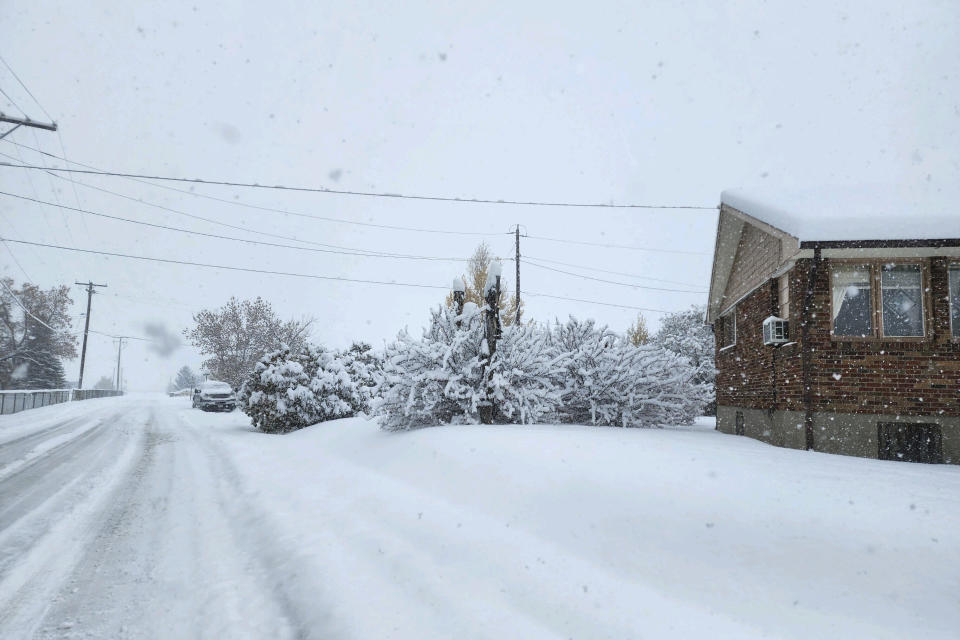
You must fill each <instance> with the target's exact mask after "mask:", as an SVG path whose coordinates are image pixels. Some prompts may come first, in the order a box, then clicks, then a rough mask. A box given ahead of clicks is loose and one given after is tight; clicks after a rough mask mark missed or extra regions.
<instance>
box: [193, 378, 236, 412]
mask: <svg viewBox="0 0 960 640" xmlns="http://www.w3.org/2000/svg"><path fill="white" fill-rule="evenodd" d="M193 408H194V409H203V410H204V411H233V410H234V409H236V408H237V395H236V394H235V393H234V392H233V389H232V388H231V387H230V385H229V384H227V383H226V382H220V381H218V380H207V381H206V382H204V383H201V384H200V386H199V387H197V388H196V389H194V390H193Z"/></svg>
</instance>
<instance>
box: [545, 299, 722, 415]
mask: <svg viewBox="0 0 960 640" xmlns="http://www.w3.org/2000/svg"><path fill="white" fill-rule="evenodd" d="M550 341H551V343H552V345H553V347H554V348H555V349H557V350H558V352H561V353H564V354H566V355H567V358H568V359H567V360H566V362H565V367H566V376H567V377H566V386H565V388H564V391H563V398H562V404H561V407H560V410H559V414H560V418H561V420H562V421H563V422H568V423H575V424H597V425H614V426H622V427H652V426H658V425H663V424H689V423H690V422H692V420H693V418H694V417H696V416H697V415H700V412H701V410H702V408H703V406H704V405H705V404H706V402H708V401H709V398H710V388H709V386H708V385H706V384H702V383H698V382H695V381H694V378H695V376H696V373H697V368H696V367H694V366H693V365H691V364H690V362H689V361H688V360H687V359H686V358H684V357H682V356H679V355H677V354H676V353H673V352H672V351H668V350H667V349H664V348H662V347H658V346H655V345H640V346H634V345H632V344H631V343H630V342H629V341H628V340H626V339H625V338H623V337H621V336H618V335H617V334H615V333H613V332H611V331H610V330H609V329H607V328H606V327H597V326H596V323H595V322H594V321H593V320H586V321H580V320H577V319H575V318H570V320H568V321H567V322H566V323H564V324H560V323H557V324H556V325H555V326H554V327H553V329H552V331H551V334H550Z"/></svg>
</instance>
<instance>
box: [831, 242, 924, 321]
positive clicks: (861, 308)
mask: <svg viewBox="0 0 960 640" xmlns="http://www.w3.org/2000/svg"><path fill="white" fill-rule="evenodd" d="M830 285H831V301H830V302H831V316H832V320H833V329H832V334H833V335H834V336H836V337H844V338H923V337H924V336H925V334H926V331H925V326H926V310H925V309H924V307H925V305H926V294H925V291H924V267H923V265H922V264H920V263H916V262H889V261H886V262H880V261H877V262H874V263H866V264H857V263H846V262H838V263H834V264H833V265H831V270H830Z"/></svg>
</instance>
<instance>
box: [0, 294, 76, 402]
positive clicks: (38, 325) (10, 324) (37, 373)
mask: <svg viewBox="0 0 960 640" xmlns="http://www.w3.org/2000/svg"><path fill="white" fill-rule="evenodd" d="M72 302H73V301H72V300H71V299H70V289H69V287H66V286H60V287H53V288H51V289H47V290H43V289H41V288H40V287H37V286H36V285H33V284H30V283H28V282H27V283H24V284H23V285H22V286H20V287H19V288H18V287H17V286H16V285H15V283H14V281H13V280H12V279H11V278H0V389H38V388H39V389H52V388H63V386H65V382H64V380H63V364H62V362H61V359H62V358H74V357H76V355H77V349H76V344H77V337H76V335H74V332H73V329H72V327H71V320H70V305H71V304H72Z"/></svg>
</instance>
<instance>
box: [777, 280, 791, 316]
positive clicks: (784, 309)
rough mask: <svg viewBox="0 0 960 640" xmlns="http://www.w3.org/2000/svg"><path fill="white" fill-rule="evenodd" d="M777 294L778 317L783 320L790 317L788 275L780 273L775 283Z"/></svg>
mask: <svg viewBox="0 0 960 640" xmlns="http://www.w3.org/2000/svg"><path fill="white" fill-rule="evenodd" d="M777 290H778V292H779V295H778V300H777V303H778V307H779V310H780V317H781V318H783V319H784V320H789V319H790V276H789V275H782V276H780V279H779V281H778V283H777Z"/></svg>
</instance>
